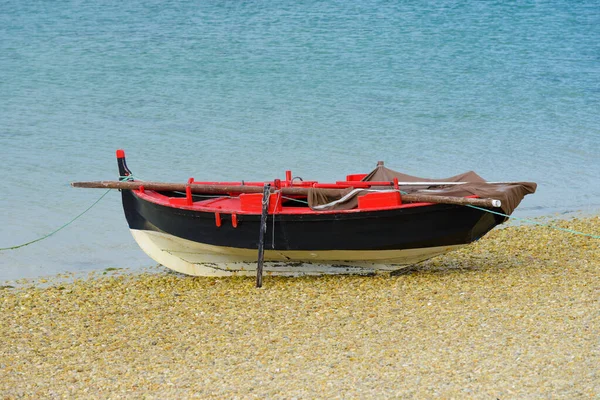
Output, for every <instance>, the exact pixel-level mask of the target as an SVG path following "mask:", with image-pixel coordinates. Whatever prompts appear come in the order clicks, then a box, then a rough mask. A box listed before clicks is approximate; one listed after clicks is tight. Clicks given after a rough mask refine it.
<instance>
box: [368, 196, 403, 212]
mask: <svg viewBox="0 0 600 400" xmlns="http://www.w3.org/2000/svg"><path fill="white" fill-rule="evenodd" d="M400 204H402V197H401V196H400V193H399V192H386V193H368V194H365V195H364V196H359V197H358V208H359V209H362V210H365V209H372V208H385V207H395V206H399V205H400Z"/></svg>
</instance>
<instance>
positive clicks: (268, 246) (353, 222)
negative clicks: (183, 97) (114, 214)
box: [72, 150, 535, 276]
mask: <svg viewBox="0 0 600 400" xmlns="http://www.w3.org/2000/svg"><path fill="white" fill-rule="evenodd" d="M117 162H118V167H119V173H120V177H121V178H120V181H108V182H76V183H73V184H72V185H73V186H76V187H97V188H117V189H120V190H121V194H122V200H123V208H124V211H125V217H126V219H127V222H128V224H129V228H130V230H131V233H132V235H133V237H134V238H135V240H136V241H137V243H138V244H139V246H140V247H141V248H142V250H144V251H145V252H146V253H147V254H148V255H149V256H150V257H151V258H153V259H154V260H156V261H157V262H158V263H160V264H162V265H164V266H166V267H168V268H170V269H173V270H175V271H178V272H181V273H184V274H190V275H201V276H230V275H255V274H256V273H257V257H258V258H264V267H263V268H264V271H265V273H267V274H273V275H311V274H357V273H358V274H365V273H373V272H380V271H393V270H397V269H399V268H402V267H403V266H406V265H411V264H415V263H418V262H420V261H423V260H425V259H428V258H430V257H433V256H436V255H439V254H442V253H445V252H448V251H451V250H454V249H458V248H460V247H462V246H465V245H467V244H469V243H471V242H473V241H475V240H477V239H479V238H481V237H482V236H483V235H485V234H486V233H487V232H489V231H490V230H491V229H493V228H494V227H495V226H497V225H498V224H500V223H502V222H503V221H504V220H505V218H506V217H505V216H502V215H499V214H494V213H491V212H489V211H494V210H495V211H499V212H502V211H504V212H507V213H509V214H510V212H512V209H506V208H505V207H503V205H504V206H505V205H506V204H507V203H510V204H512V205H514V206H515V207H516V204H518V202H519V201H520V200H521V199H522V197H523V196H524V195H525V194H527V193H533V191H535V184H528V183H509V184H492V183H486V182H485V181H483V179H481V178H480V177H479V176H478V175H476V174H474V173H467V174H463V175H459V176H456V177H452V178H449V179H448V180H444V181H431V180H423V179H422V178H416V177H411V176H408V175H404V174H400V173H397V172H395V171H392V170H389V169H387V168H385V167H384V166H383V163H380V164H379V165H378V167H377V168H376V169H375V170H374V171H373V172H372V173H371V174H354V175H348V176H347V177H346V179H345V180H343V181H338V182H335V183H329V184H320V183H318V182H315V181H306V180H299V179H292V174H291V172H290V171H286V177H285V179H282V180H278V179H276V180H273V181H272V182H197V181H195V180H194V179H193V178H190V180H189V181H188V182H187V183H185V184H170V183H157V182H145V181H137V180H134V179H132V173H131V171H130V170H129V168H128V167H127V164H126V160H125V153H124V151H123V150H118V151H117ZM390 174H392V175H394V176H390ZM399 178H402V179H399ZM405 180H407V181H405ZM473 187H475V189H472V188H473ZM511 191H512V192H511ZM515 191H516V192H518V193H517V196H516V197H515V196H514V194H515V193H513V192H515ZM480 192H481V193H484V194H492V195H493V194H498V195H499V197H498V198H494V196H485V197H486V198H481V197H483V196H482V195H481V193H480ZM508 192H510V193H511V196H512V197H511V196H509V197H506V194H507V193H508ZM515 198H518V199H517V200H515ZM515 201H516V204H515ZM500 207H503V208H500ZM513 209H514V207H513ZM504 212H502V213H503V214H504ZM257 249H258V251H259V254H258V256H257ZM260 253H262V255H261V254H260ZM259 261H260V262H259V264H261V267H262V263H263V260H259Z"/></svg>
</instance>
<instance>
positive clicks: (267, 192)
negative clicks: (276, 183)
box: [256, 183, 271, 288]
mask: <svg viewBox="0 0 600 400" xmlns="http://www.w3.org/2000/svg"><path fill="white" fill-rule="evenodd" d="M270 197H271V184H270V183H265V186H264V188H263V200H262V214H261V216H260V231H259V234H258V262H257V265H256V287H257V288H259V287H262V278H263V261H264V258H265V233H266V232H267V216H268V215H269V199H270Z"/></svg>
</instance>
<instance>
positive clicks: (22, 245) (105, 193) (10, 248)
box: [0, 189, 112, 251]
mask: <svg viewBox="0 0 600 400" xmlns="http://www.w3.org/2000/svg"><path fill="white" fill-rule="evenodd" d="M111 190H112V189H108V190H107V191H106V192H104V194H103V195H102V196H100V198H99V199H98V200H96V201H95V202H94V203H93V204H92V205H91V206H89V207H88V208H86V209H85V210H84V211H83V212H82V213H81V214H79V215H77V216H76V217H75V218H73V219H72V220H70V221H69V222H67V223H66V224H64V225H63V226H61V227H60V228H58V229H56V230H54V231H52V232H50V233H49V234H47V235H44V236H42V237H41V238H38V239H35V240H32V241H30V242H27V243H23V244H20V245H17V246H12V247H3V248H0V251H4V250H14V249H18V248H20V247H25V246H29V245H30V244H32V243H35V242H39V241H40V240H44V239H47V238H49V237H50V236H52V235H54V234H55V233H56V232H58V231H61V230H63V229H64V228H66V227H67V226H69V225H71V224H72V223H73V222H75V221H76V220H77V219H79V217H81V216H82V215H83V214H85V213H86V212H88V211H90V210H91V209H92V207H94V206H95V205H96V204H98V203H99V202H100V200H102V199H103V198H104V196H106V195H107V194H108V192H110V191H111Z"/></svg>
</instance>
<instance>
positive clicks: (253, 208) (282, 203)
mask: <svg viewBox="0 0 600 400" xmlns="http://www.w3.org/2000/svg"><path fill="white" fill-rule="evenodd" d="M288 175H291V174H288V173H287V171H286V178H287V177H288ZM364 176H365V174H354V175H348V176H347V177H346V180H345V181H337V182H335V183H318V182H316V181H296V182H295V183H294V184H293V186H294V187H318V188H336V189H344V188H368V187H371V186H378V187H381V186H397V183H395V182H362V181H359V180H353V179H359V178H360V179H362V177H364ZM193 184H208V185H241V184H242V182H197V181H194V180H193V178H190V179H189V180H188V185H193ZM243 184H244V185H247V186H260V187H262V186H264V184H265V182H243ZM271 185H274V186H275V187H277V185H278V186H279V187H290V186H292V182H291V181H290V180H287V179H286V180H285V181H273V182H271ZM400 189H402V188H401V187H400ZM133 192H134V193H135V195H136V196H138V197H140V198H142V199H144V200H146V201H149V202H152V203H156V204H160V205H163V206H166V207H174V208H181V209H187V210H194V211H202V212H212V213H215V218H216V221H215V222H216V223H217V224H219V225H218V226H220V214H219V213H226V214H234V215H235V219H233V217H232V225H233V226H234V227H235V226H237V214H241V215H244V214H260V213H261V212H262V197H263V195H262V193H243V194H231V195H230V196H224V197H216V198H208V199H206V200H200V201H193V197H192V192H191V189H190V187H189V186H188V187H187V190H186V196H185V197H168V196H165V195H163V194H161V193H158V192H155V191H151V190H144V189H143V188H142V190H134V191H133ZM468 197H471V198H475V197H477V196H468ZM298 199H299V200H301V201H304V202H305V201H306V198H298ZM431 205H434V204H433V203H408V204H402V196H401V195H400V193H398V192H386V193H381V192H374V193H368V194H366V195H362V196H359V197H358V208H355V209H351V210H326V211H315V210H311V209H310V208H309V207H308V205H306V204H299V203H297V202H295V201H293V200H290V199H289V198H283V197H282V196H281V194H280V193H272V194H271V197H270V199H269V213H270V214H273V213H275V214H340V213H357V212H365V211H376V210H389V209H394V208H413V207H427V206H431Z"/></svg>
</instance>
